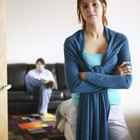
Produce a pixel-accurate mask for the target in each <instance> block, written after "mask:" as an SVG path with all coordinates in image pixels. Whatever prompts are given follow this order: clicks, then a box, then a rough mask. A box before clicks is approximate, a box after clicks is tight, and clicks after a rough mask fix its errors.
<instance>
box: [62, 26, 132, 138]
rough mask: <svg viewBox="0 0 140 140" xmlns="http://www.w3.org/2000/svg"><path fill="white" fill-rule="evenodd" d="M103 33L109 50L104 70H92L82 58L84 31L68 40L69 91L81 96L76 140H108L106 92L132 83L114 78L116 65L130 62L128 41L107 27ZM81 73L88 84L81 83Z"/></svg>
mask: <svg viewBox="0 0 140 140" xmlns="http://www.w3.org/2000/svg"><path fill="white" fill-rule="evenodd" d="M104 30H105V33H106V38H107V43H108V49H107V52H106V53H105V56H104V59H103V63H102V65H101V66H95V67H93V68H90V67H89V66H88V64H87V62H86V61H85V60H84V58H83V50H84V48H85V32H84V30H83V29H82V30H79V31H77V32H76V33H74V34H73V35H72V36H70V37H68V38H67V39H66V40H65V43H64V57H65V78H66V83H67V87H68V89H69V91H70V92H71V93H77V94H79V93H80V101H79V106H78V116H77V131H76V140H108V116H109V109H110V104H109V99H108V94H107V89H108V88H113V89H127V88H129V87H130V85H131V82H132V76H131V75H124V76H121V75H114V70H115V68H116V66H117V65H120V64H121V63H122V62H123V61H129V62H130V53H129V45H128V39H127V38H126V36H125V35H123V34H121V33H118V32H115V31H113V30H111V29H109V28H107V27H104ZM93 47H94V45H93ZM93 61H94V60H93ZM80 72H87V73H86V79H85V80H81V79H80V76H79V73H80Z"/></svg>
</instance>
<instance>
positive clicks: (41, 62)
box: [36, 58, 45, 72]
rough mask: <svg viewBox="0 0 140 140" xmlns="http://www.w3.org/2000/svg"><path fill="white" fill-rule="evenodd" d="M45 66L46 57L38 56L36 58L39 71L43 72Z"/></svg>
mask: <svg viewBox="0 0 140 140" xmlns="http://www.w3.org/2000/svg"><path fill="white" fill-rule="evenodd" d="M44 67H45V61H44V59H42V58H38V59H37V60H36V69H37V70H38V71H39V72H42V70H43V69H44Z"/></svg>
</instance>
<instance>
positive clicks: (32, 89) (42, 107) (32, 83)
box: [25, 75, 52, 114]
mask: <svg viewBox="0 0 140 140" xmlns="http://www.w3.org/2000/svg"><path fill="white" fill-rule="evenodd" d="M25 82H26V87H27V92H28V93H30V94H33V95H35V94H39V106H38V113H39V114H45V113H47V110H48V104H49V100H50V97H51V93H52V89H51V88H46V86H45V83H44V82H43V81H41V80H38V79H35V78H33V77H31V76H29V75H27V76H26V77H25Z"/></svg>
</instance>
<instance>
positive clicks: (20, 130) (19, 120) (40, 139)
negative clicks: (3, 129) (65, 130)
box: [8, 114, 66, 140]
mask: <svg viewBox="0 0 140 140" xmlns="http://www.w3.org/2000/svg"><path fill="white" fill-rule="evenodd" d="M8 124H9V140H66V139H65V138H64V136H63V134H62V133H60V132H59V131H58V130H57V129H55V128H54V126H55V116H54V115H52V114H47V115H45V116H43V117H40V116H39V115H38V114H30V115H10V116H9V121H8Z"/></svg>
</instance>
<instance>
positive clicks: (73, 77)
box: [64, 40, 103, 93]
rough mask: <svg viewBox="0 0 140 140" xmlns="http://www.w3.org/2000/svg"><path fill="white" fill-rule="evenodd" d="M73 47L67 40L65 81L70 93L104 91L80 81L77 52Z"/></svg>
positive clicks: (65, 47) (65, 46)
mask: <svg viewBox="0 0 140 140" xmlns="http://www.w3.org/2000/svg"><path fill="white" fill-rule="evenodd" d="M72 47H73V46H72V44H71V43H70V42H69V41H68V40H66V41H65V43H64V58H65V79H66V84H67V87H68V89H69V91H70V92H71V93H93V92H98V91H101V90H103V88H99V87H97V86H94V85H93V84H90V83H88V82H86V81H83V80H81V79H80V76H79V69H78V63H77V61H76V58H75V57H76V56H75V55H74V54H75V53H76V52H75V51H74V50H73V48H72Z"/></svg>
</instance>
